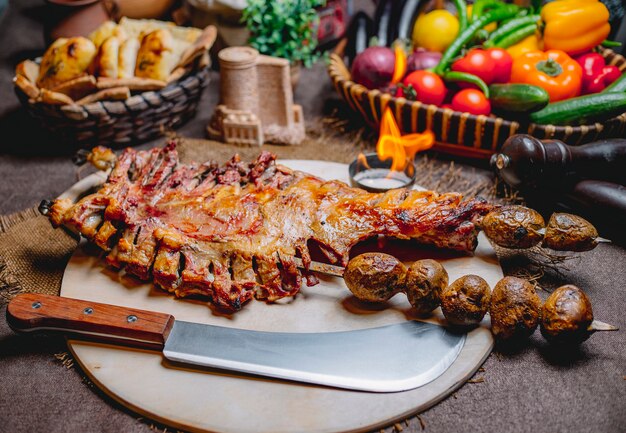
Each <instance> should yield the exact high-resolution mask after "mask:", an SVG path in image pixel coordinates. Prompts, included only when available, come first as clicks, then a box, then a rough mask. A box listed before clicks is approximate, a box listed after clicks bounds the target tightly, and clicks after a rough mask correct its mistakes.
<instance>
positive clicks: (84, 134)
mask: <svg viewBox="0 0 626 433" xmlns="http://www.w3.org/2000/svg"><path fill="white" fill-rule="evenodd" d="M208 82H209V68H207V67H205V68H201V69H199V70H197V71H194V72H192V73H190V74H189V75H187V76H185V77H183V78H181V79H180V80H178V81H176V82H173V83H171V84H170V85H169V86H167V87H165V88H163V89H161V90H157V91H149V92H143V93H139V94H136V95H133V96H131V97H130V98H128V99H126V100H125V101H99V102H94V103H91V104H87V105H52V104H44V103H36V102H33V101H29V98H28V96H27V95H26V94H25V93H24V92H23V91H22V90H21V89H20V88H19V87H17V86H15V93H16V94H17V97H18V98H19V100H20V101H21V103H22V105H23V106H24V107H26V109H27V110H28V112H29V113H30V115H31V116H32V117H34V118H35V119H37V120H38V121H39V123H40V124H41V125H42V127H43V128H45V129H46V130H48V131H50V132H51V133H53V134H54V136H55V138H57V139H59V140H60V141H61V142H62V143H64V144H68V145H72V146H76V147H93V146H96V145H107V146H109V147H122V146H128V145H129V144H131V143H141V142H144V141H147V140H150V139H153V138H155V137H158V136H160V135H163V133H164V132H165V131H168V130H172V129H175V128H177V127H179V126H181V125H182V124H184V123H185V122H186V121H187V120H189V119H190V118H191V117H193V115H194V114H195V112H196V108H197V106H198V101H199V99H200V95H201V94H202V90H203V89H204V87H206V85H207V84H208Z"/></svg>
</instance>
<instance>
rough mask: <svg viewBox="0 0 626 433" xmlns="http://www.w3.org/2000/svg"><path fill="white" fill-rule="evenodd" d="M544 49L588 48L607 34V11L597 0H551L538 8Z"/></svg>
mask: <svg viewBox="0 0 626 433" xmlns="http://www.w3.org/2000/svg"><path fill="white" fill-rule="evenodd" d="M541 20H542V26H543V43H544V48H545V49H546V50H562V51H565V52H566V53H568V54H578V53H583V52H585V51H589V50H591V49H592V48H594V47H595V46H596V45H598V44H599V43H601V42H602V41H603V40H605V39H606V37H607V36H608V35H609V32H610V31H611V26H610V24H609V11H608V9H607V8H606V6H604V4H602V3H601V2H599V1H598V0H555V1H552V2H550V3H548V4H546V5H545V6H544V7H543V9H541Z"/></svg>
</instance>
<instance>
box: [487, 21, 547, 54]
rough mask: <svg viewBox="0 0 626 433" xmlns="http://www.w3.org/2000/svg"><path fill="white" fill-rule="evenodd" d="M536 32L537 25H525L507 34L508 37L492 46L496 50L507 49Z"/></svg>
mask: <svg viewBox="0 0 626 433" xmlns="http://www.w3.org/2000/svg"><path fill="white" fill-rule="evenodd" d="M536 31H537V24H536V23H532V24H527V25H525V26H523V27H520V28H518V29H517V30H515V31H513V32H511V33H509V34H508V35H506V36H504V37H503V38H500V39H499V40H498V42H496V43H495V44H494V45H493V46H494V47H498V48H509V47H510V46H511V45H515V44H516V43H518V42H519V41H521V40H522V39H524V38H527V37H528V36H530V35H532V34H534V33H535V32H536Z"/></svg>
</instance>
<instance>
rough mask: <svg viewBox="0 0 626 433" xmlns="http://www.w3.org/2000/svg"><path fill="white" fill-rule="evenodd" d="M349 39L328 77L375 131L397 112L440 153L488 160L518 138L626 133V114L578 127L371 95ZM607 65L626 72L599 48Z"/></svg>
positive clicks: (579, 139) (580, 138)
mask: <svg viewBox="0 0 626 433" xmlns="http://www.w3.org/2000/svg"><path fill="white" fill-rule="evenodd" d="M344 47H345V40H343V41H342V42H340V43H339V45H338V46H337V49H336V50H335V52H334V53H333V54H331V57H330V63H329V66H328V73H329V74H330V78H331V80H332V82H333V85H334V87H335V89H336V90H337V92H338V93H339V95H340V96H341V97H342V98H343V99H344V100H345V101H346V102H347V103H348V104H349V105H350V107H351V108H352V109H353V110H354V111H356V112H358V113H360V114H361V115H362V116H363V118H364V119H365V120H366V121H367V123H369V124H370V125H371V126H373V127H375V128H378V125H379V121H380V118H381V116H382V113H383V112H384V110H385V108H386V107H389V108H391V110H392V111H393V113H394V115H395V118H396V120H397V121H398V125H399V126H400V128H401V129H402V131H403V132H404V133H410V132H422V131H424V130H426V129H429V130H431V131H433V132H434V134H435V139H436V144H435V149H437V150H439V151H441V152H444V153H449V154H454V155H459V156H463V157H470V158H480V159H485V158H489V157H490V156H491V155H492V154H493V153H494V152H496V151H497V150H499V149H500V147H501V146H502V144H503V143H504V141H505V140H506V139H507V138H508V137H510V136H511V135H513V134H519V133H528V134H531V135H533V136H535V137H537V138H554V139H558V140H562V141H564V142H565V143H567V144H571V145H580V144H584V143H588V142H591V141H595V140H598V139H601V138H610V137H622V136H624V133H625V131H626V113H622V114H621V115H619V116H617V117H615V118H613V119H609V120H607V121H605V122H603V123H594V124H591V125H579V126H555V125H537V124H534V123H526V122H523V121H516V120H507V119H503V118H501V117H495V116H482V115H480V116H475V115H472V114H469V113H462V112H459V111H454V110H451V109H449V108H439V107H437V106H436V105H427V104H423V103H421V102H414V101H409V100H406V99H404V98H396V97H394V96H392V95H390V94H387V93H383V92H381V91H379V90H368V89H367V88H366V87H364V86H362V85H360V84H357V83H355V82H354V81H352V79H351V74H350V71H349V70H348V67H347V66H346V64H345V63H344V62H343V48H344ZM600 52H601V54H602V55H603V56H604V57H605V58H606V61H607V64H610V65H615V66H617V67H618V68H619V69H620V70H621V71H622V73H624V71H626V59H625V58H624V57H622V56H621V55H619V54H616V53H614V52H613V51H612V50H609V49H603V48H601V49H600Z"/></svg>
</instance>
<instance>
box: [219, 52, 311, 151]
mask: <svg viewBox="0 0 626 433" xmlns="http://www.w3.org/2000/svg"><path fill="white" fill-rule="evenodd" d="M218 58H219V62H220V71H221V72H220V76H221V83H220V105H218V106H217V108H216V110H215V113H214V115H213V117H212V119H211V122H210V123H209V126H208V127H207V132H208V134H209V136H210V137H212V138H214V139H219V140H222V141H225V142H226V143H231V144H243V145H258V146H261V145H262V144H263V143H264V142H269V143H278V144H300V143H301V142H302V140H303V139H304V136H305V133H304V119H303V116H302V107H301V106H300V105H296V104H294V103H293V92H292V89H291V80H290V73H289V62H288V61H287V60H286V59H281V58H277V57H269V56H264V55H261V54H259V52H258V51H257V50H255V49H254V48H250V47H230V48H225V49H223V50H222V51H220V52H219V54H218Z"/></svg>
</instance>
